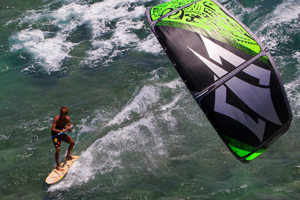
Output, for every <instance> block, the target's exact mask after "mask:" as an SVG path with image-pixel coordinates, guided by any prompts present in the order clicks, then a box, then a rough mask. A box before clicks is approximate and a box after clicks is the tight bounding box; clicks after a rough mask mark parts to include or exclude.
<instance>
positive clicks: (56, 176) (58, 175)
mask: <svg viewBox="0 0 300 200" xmlns="http://www.w3.org/2000/svg"><path fill="white" fill-rule="evenodd" d="M72 157H73V158H74V159H72V160H66V159H64V161H63V162H62V163H60V167H61V168H62V169H64V171H58V170H57V169H54V170H53V171H52V172H51V173H50V174H49V176H48V177H47V178H46V183H47V184H53V183H56V182H58V181H60V180H61V179H62V178H63V177H64V175H65V174H66V173H67V172H68V171H69V169H70V167H71V166H72V165H73V164H74V163H75V162H76V160H78V158H79V157H80V156H72Z"/></svg>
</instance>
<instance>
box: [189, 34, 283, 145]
mask: <svg viewBox="0 0 300 200" xmlns="http://www.w3.org/2000/svg"><path fill="white" fill-rule="evenodd" d="M201 38H202V40H203V43H204V45H205V47H206V50H207V52H208V55H209V57H210V59H212V60H214V61H215V62H216V63H218V64H219V65H217V64H215V63H213V62H211V61H210V60H208V59H206V58H205V57H203V56H201V55H200V54H198V53H197V52H195V51H194V50H192V49H191V48H189V47H187V48H188V49H190V51H192V52H193V53H194V54H195V55H196V56H197V57H198V58H199V59H200V60H201V61H202V62H203V63H205V65H206V66H207V67H209V68H210V70H212V72H213V73H214V74H215V77H214V78H215V80H217V79H219V78H220V77H222V76H224V75H225V74H227V73H228V72H227V71H226V70H224V69H223V68H222V67H221V66H222V65H223V63H222V60H221V58H223V59H224V60H226V61H227V62H229V63H231V64H232V65H233V66H235V67H238V66H239V65H241V64H242V63H244V62H245V60H244V59H243V58H241V57H239V56H237V55H235V54H234V53H232V52H230V51H228V50H227V49H225V48H223V47H221V46H219V45H217V44H216V43H214V42H212V41H210V40H209V39H207V38H206V37H204V36H201ZM243 72H245V73H246V74H248V75H250V76H252V77H255V78H256V79H258V80H259V85H261V86H263V87H258V86H255V85H252V84H250V83H248V82H245V81H244V80H241V79H239V78H237V77H235V76H234V77H232V78H230V79H229V80H228V81H227V82H225V84H224V85H222V86H220V87H219V88H217V89H216V90H215V105H214V111H215V112H218V113H221V114H223V115H226V116H228V117H230V118H232V119H234V120H236V121H238V122H240V123H241V124H243V125H244V126H246V127H247V128H248V129H249V130H251V131H252V132H253V133H254V134H255V135H256V136H257V138H258V139H259V140H260V141H261V142H262V141H263V139H264V132H265V127H266V122H265V121H264V120H262V119H260V118H258V119H257V122H256V121H255V120H253V119H252V118H251V117H250V116H249V115H247V114H246V113H245V112H243V111H242V110H240V109H238V108H237V107H235V106H232V105H230V104H228V103H226V99H227V92H226V91H227V89H230V90H231V91H232V92H233V93H234V94H235V95H236V96H237V97H238V98H239V99H240V100H241V101H243V102H244V103H245V104H246V105H247V106H248V107H249V108H251V109H252V110H253V111H254V112H256V113H257V114H258V115H260V116H262V117H263V118H264V119H267V120H268V121H270V122H272V123H274V124H278V125H282V123H281V122H280V120H279V118H278V115H277V113H276V111H275V108H274V105H273V101H272V98H271V91H270V88H269V87H268V86H269V84H270V77H271V72H270V71H269V70H266V69H264V68H261V67H259V66H257V65H254V64H250V65H249V66H248V67H247V68H245V69H244V70H243ZM253 94H255V95H253Z"/></svg>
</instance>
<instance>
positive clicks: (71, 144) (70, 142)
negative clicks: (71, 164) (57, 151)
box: [66, 139, 75, 160]
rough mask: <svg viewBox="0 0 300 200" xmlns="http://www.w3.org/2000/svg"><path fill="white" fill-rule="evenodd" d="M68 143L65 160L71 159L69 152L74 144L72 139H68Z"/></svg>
mask: <svg viewBox="0 0 300 200" xmlns="http://www.w3.org/2000/svg"><path fill="white" fill-rule="evenodd" d="M68 143H69V144H70V146H69V148H68V153H67V156H66V158H67V159H69V160H71V159H73V157H72V156H71V151H72V149H73V148H74V145H75V142H74V141H73V140H72V139H70V140H69V142H68Z"/></svg>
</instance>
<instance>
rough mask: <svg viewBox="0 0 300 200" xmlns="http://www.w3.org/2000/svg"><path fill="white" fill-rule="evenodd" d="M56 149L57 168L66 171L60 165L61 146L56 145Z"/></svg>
mask: <svg viewBox="0 0 300 200" xmlns="http://www.w3.org/2000/svg"><path fill="white" fill-rule="evenodd" d="M55 149H56V151H55V161H56V169H57V170H58V171H64V169H61V168H60V166H59V152H60V147H56V148H55Z"/></svg>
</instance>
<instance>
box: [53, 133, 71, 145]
mask: <svg viewBox="0 0 300 200" xmlns="http://www.w3.org/2000/svg"><path fill="white" fill-rule="evenodd" d="M71 140H72V139H71V137H70V136H68V135H67V134H61V135H58V136H56V137H54V138H52V141H53V144H54V146H55V148H57V147H60V145H61V141H64V142H66V143H69V142H70V141H71Z"/></svg>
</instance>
